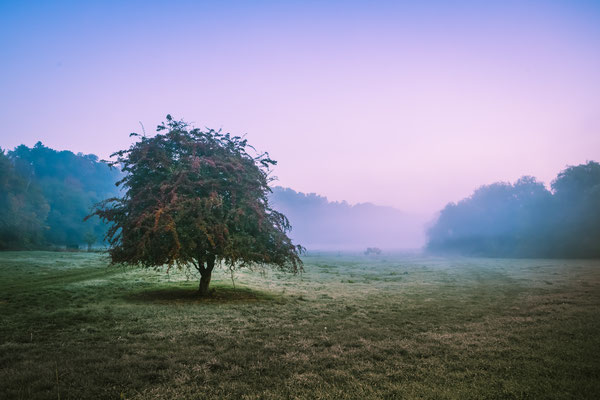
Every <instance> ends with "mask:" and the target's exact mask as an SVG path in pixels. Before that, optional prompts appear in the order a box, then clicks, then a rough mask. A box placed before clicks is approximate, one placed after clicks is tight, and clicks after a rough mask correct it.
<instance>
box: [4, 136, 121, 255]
mask: <svg viewBox="0 0 600 400" xmlns="http://www.w3.org/2000/svg"><path fill="white" fill-rule="evenodd" d="M8 156H9V158H10V160H11V161H12V163H13V165H14V168H15V171H16V172H17V173H18V174H19V175H20V176H22V177H24V179H26V180H27V181H31V182H32V184H33V185H34V186H35V187H38V188H39V189H40V190H41V193H42V195H43V198H44V200H45V202H46V203H47V205H48V207H49V209H48V210H47V211H46V214H47V216H46V217H45V221H44V224H45V226H46V227H47V229H45V230H44V235H43V239H44V242H45V243H47V244H51V245H61V246H66V245H73V244H82V243H83V242H84V237H85V234H86V233H87V232H89V231H91V232H92V233H93V234H94V235H95V236H97V237H103V236H104V235H105V234H106V229H107V227H106V225H105V224H104V223H102V222H101V221H100V220H99V219H98V218H93V219H92V220H90V221H87V222H85V223H84V221H83V219H84V218H85V217H86V216H87V215H88V214H89V213H90V210H91V208H92V207H93V205H94V204H96V203H98V202H99V201H101V200H102V199H105V198H107V197H111V196H115V195H117V194H118V189H117V187H116V186H115V183H116V182H117V181H118V180H119V179H120V178H121V177H122V174H121V172H120V171H119V170H118V169H112V170H111V169H110V168H109V166H108V165H106V163H103V162H99V161H98V157H97V156H95V155H93V154H89V155H83V154H81V153H79V154H77V155H76V154H73V153H72V152H70V151H56V150H53V149H50V148H48V147H46V146H44V145H43V144H42V143H41V142H38V143H37V144H36V145H35V146H33V147H32V148H29V147H27V146H24V145H21V146H18V147H17V148H16V149H14V150H13V151H11V152H9V153H8Z"/></svg>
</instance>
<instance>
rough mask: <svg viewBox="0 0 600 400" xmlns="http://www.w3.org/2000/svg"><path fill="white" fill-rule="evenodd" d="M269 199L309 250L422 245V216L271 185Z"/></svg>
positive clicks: (419, 246)
mask: <svg viewBox="0 0 600 400" xmlns="http://www.w3.org/2000/svg"><path fill="white" fill-rule="evenodd" d="M271 201H272V206H273V208H275V209H277V210H278V211H280V212H282V213H283V214H285V215H286V216H287V217H288V219H289V220H290V222H291V224H292V228H293V229H292V231H291V233H290V236H291V237H292V238H293V239H294V240H295V241H296V242H297V243H300V244H301V245H302V246H304V247H306V248H307V249H309V250H364V249H366V248H367V247H378V248H381V249H383V250H409V249H418V248H421V247H422V246H423V245H424V244H425V233H424V228H423V222H424V220H425V218H424V217H422V216H418V215H409V214H406V213H403V212H402V211H400V210H397V209H395V208H392V207H384V206H378V205H375V204H371V203H360V204H355V205H351V204H348V203H347V202H330V201H328V200H327V198H326V197H323V196H319V195H318V194H315V193H309V194H305V193H299V192H296V191H294V190H292V189H289V188H282V187H275V188H273V193H272V195H271Z"/></svg>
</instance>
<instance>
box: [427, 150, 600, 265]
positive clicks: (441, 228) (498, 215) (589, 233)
mask: <svg viewBox="0 0 600 400" xmlns="http://www.w3.org/2000/svg"><path fill="white" fill-rule="evenodd" d="M427 235H428V243H427V246H426V248H427V250H429V251H430V252H434V253H458V254H463V255H469V256H487V257H539V258H598V257H600V164H598V163H597V162H593V161H590V162H588V163H586V164H582V165H578V166H571V167H568V168H566V169H565V170H564V171H562V172H560V173H559V174H558V176H557V177H556V179H555V180H554V181H553V182H552V184H551V190H548V189H547V188H546V187H545V186H544V185H543V184H542V183H541V182H539V181H537V180H536V179H535V178H533V177H529V176H525V177H522V178H521V179H519V180H518V181H517V182H516V183H514V184H510V183H505V182H498V183H494V184H491V185H486V186H482V187H480V188H479V189H477V190H476V191H475V192H474V193H473V194H472V195H471V196H470V197H468V198H466V199H463V200H461V201H459V202H458V203H450V204H448V205H447V206H446V207H445V208H444V209H443V210H442V211H441V213H440V215H439V218H438V219H437V222H436V223H435V224H434V225H433V226H432V227H431V228H430V229H429V230H428V232H427Z"/></svg>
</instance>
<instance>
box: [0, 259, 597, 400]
mask: <svg viewBox="0 0 600 400" xmlns="http://www.w3.org/2000/svg"><path fill="white" fill-rule="evenodd" d="M304 262H305V272H304V273H303V274H301V275H296V276H294V275H288V274H283V273H278V272H273V271H270V270H265V271H244V272H238V273H236V274H235V276H234V278H235V279H234V281H233V282H232V277H231V276H230V274H229V273H228V272H227V271H226V270H218V271H216V273H215V274H214V275H213V282H212V288H213V289H214V293H213V295H212V296H211V297H210V298H206V299H202V298H198V297H197V296H196V290H197V285H198V281H197V279H198V277H197V276H195V275H188V274H186V273H184V272H183V271H170V273H169V274H167V273H165V271H164V270H163V271H155V270H140V269H134V268H124V267H108V266H107V265H108V259H107V257H106V255H105V254H102V253H83V252H82V253H66V252H2V253H0V398H3V399H4V398H5V399H30V398H32V399H83V398H94V399H95V398H98V399H119V398H125V399H172V398H185V399H204V398H206V399H213V398H219V399H281V398H292V399H293V398H298V399H345V398H348V399H396V398H398V399H400V398H402V399H404V398H407V399H410V398H425V399H444V398H447V399H466V398H478V399H479V398H506V399H512V398H515V399H522V398H535V399H540V398H557V399H558V398H577V399H582V398H588V399H593V398H600V335H599V334H598V333H599V332H600V261H589V260H568V261H567V260H541V259H540V260H512V259H476V258H453V259H446V258H434V257H425V256H420V255H401V254H398V255H386V254H383V255H381V256H377V257H367V256H364V255H361V254H337V253H330V254H308V255H306V256H305V257H304ZM234 284H235V287H234Z"/></svg>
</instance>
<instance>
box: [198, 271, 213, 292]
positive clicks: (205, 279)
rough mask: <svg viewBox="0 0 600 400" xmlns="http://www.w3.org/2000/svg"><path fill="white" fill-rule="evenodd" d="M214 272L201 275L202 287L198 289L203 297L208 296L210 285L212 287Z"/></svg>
mask: <svg viewBox="0 0 600 400" xmlns="http://www.w3.org/2000/svg"><path fill="white" fill-rule="evenodd" d="M211 274H212V271H205V272H201V273H200V286H199V287H198V291H199V292H200V296H201V297H206V296H208V285H210V276H211Z"/></svg>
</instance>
